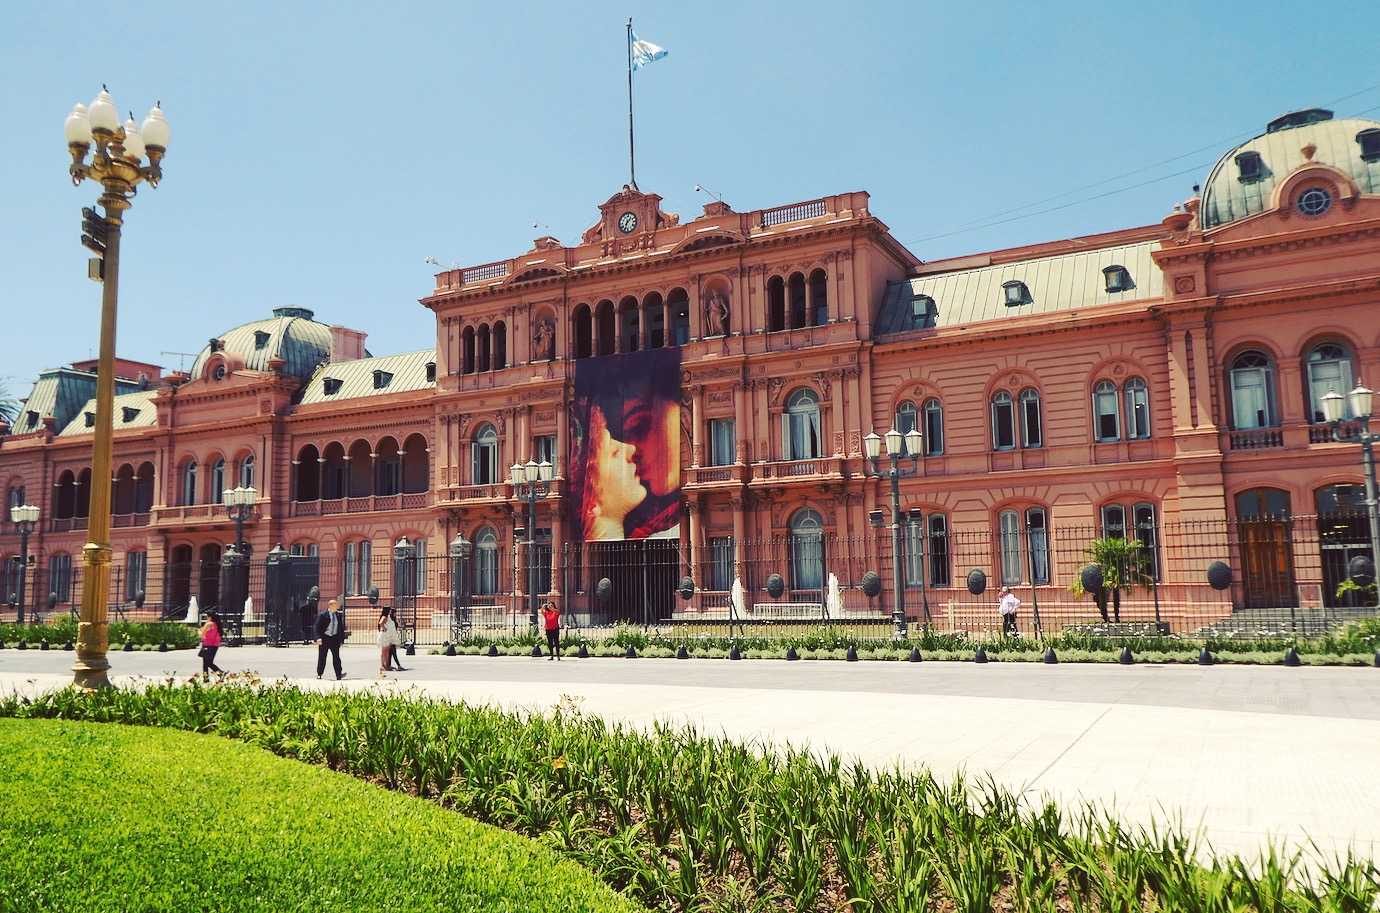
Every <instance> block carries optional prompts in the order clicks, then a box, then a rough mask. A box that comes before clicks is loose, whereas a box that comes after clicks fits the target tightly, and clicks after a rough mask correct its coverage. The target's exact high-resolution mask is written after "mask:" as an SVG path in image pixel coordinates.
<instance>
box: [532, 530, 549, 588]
mask: <svg viewBox="0 0 1380 913" xmlns="http://www.w3.org/2000/svg"><path fill="white" fill-rule="evenodd" d="M534 553H535V558H534V560H535V561H536V562H537V566H536V573H537V584H536V592H538V593H549V592H551V529H550V528H549V527H546V528H542V527H538V528H537V541H536V544H535V546H534Z"/></svg>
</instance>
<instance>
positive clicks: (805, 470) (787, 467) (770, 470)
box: [753, 457, 843, 482]
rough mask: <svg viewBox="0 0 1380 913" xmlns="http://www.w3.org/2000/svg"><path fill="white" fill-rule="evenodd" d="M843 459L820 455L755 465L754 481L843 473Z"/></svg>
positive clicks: (806, 477) (813, 477)
mask: <svg viewBox="0 0 1380 913" xmlns="http://www.w3.org/2000/svg"><path fill="white" fill-rule="evenodd" d="M842 474H843V471H842V460H840V459H839V458H838V457H819V458H817V459H813V460H777V461H774V462H770V463H757V464H755V465H754V466H753V481H754V482H756V481H760V480H772V481H777V480H788V479H816V478H819V477H821V476H839V475H842Z"/></svg>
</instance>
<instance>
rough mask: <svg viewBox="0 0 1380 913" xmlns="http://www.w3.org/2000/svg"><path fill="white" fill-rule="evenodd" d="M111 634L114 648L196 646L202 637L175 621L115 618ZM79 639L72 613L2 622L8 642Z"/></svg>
mask: <svg viewBox="0 0 1380 913" xmlns="http://www.w3.org/2000/svg"><path fill="white" fill-rule="evenodd" d="M109 634H110V648H111V649H112V650H118V649H120V648H121V647H123V646H124V644H125V641H126V640H128V641H129V642H130V643H132V644H134V645H135V646H136V647H138V646H140V645H143V644H152V645H154V646H157V645H158V644H161V643H166V644H167V645H168V646H169V647H170V648H171V649H175V650H183V649H187V648H188V647H195V646H196V645H197V643H198V642H199V639H200V638H199V635H198V633H197V629H196V628H195V627H193V626H191V625H184V624H177V623H175V622H144V621H112V622H111V623H110V629H109ZM76 639H77V621H76V619H75V618H73V617H72V616H71V615H63V616H60V617H57V618H53V619H50V620H49V621H45V622H43V623H41V624H32V623H25V624H22V625H21V624H15V623H14V622H5V623H2V624H0V641H3V642H5V643H7V644H12V643H16V642H18V641H21V640H24V641H28V642H29V643H30V644H38V643H42V642H44V641H47V642H48V643H49V644H53V645H54V646H60V645H62V644H65V643H67V642H68V641H76Z"/></svg>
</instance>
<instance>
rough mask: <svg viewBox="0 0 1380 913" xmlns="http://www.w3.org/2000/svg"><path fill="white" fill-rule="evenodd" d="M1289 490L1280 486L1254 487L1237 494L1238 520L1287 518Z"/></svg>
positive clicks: (1288, 512)
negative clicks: (1279, 487)
mask: <svg viewBox="0 0 1380 913" xmlns="http://www.w3.org/2000/svg"><path fill="white" fill-rule="evenodd" d="M1289 514H1290V510H1289V492H1287V491H1281V490H1280V489H1278V488H1252V489H1250V490H1249V491H1243V492H1241V493H1240V494H1238V495H1237V496H1236V519H1238V520H1287V519H1288V518H1289Z"/></svg>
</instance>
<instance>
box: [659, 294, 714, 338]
mask: <svg viewBox="0 0 1380 913" xmlns="http://www.w3.org/2000/svg"><path fill="white" fill-rule="evenodd" d="M666 303H667V305H669V306H670V308H671V345H676V346H683V345H685V344H687V343H688V342H690V295H689V293H688V292H686V291H685V289H683V288H673V289H671V294H669V295H667V296H666ZM728 321H729V318H728V317H725V318H724V333H725V334H727V333H728Z"/></svg>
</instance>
